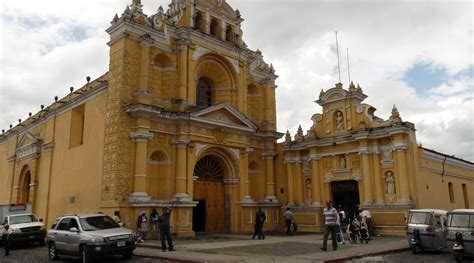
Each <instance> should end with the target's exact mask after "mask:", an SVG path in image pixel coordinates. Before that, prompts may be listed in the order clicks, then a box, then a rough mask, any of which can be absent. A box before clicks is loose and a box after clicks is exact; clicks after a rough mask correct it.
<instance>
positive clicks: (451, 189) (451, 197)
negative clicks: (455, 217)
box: [448, 182, 454, 203]
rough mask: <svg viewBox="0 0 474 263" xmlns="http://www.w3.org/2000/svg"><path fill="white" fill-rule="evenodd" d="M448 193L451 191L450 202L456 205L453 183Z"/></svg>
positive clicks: (449, 184) (449, 186) (449, 185)
mask: <svg viewBox="0 0 474 263" xmlns="http://www.w3.org/2000/svg"><path fill="white" fill-rule="evenodd" d="M448 191H449V201H450V202H451V203H454V190H453V183H451V182H449V183H448Z"/></svg>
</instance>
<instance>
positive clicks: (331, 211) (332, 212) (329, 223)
mask: <svg viewBox="0 0 474 263" xmlns="http://www.w3.org/2000/svg"><path fill="white" fill-rule="evenodd" d="M323 212H324V240H323V246H322V247H321V250H324V251H327V244H328V236H329V232H331V238H332V250H337V240H336V221H337V210H336V208H334V207H332V202H331V201H327V202H326V208H324V210H323Z"/></svg>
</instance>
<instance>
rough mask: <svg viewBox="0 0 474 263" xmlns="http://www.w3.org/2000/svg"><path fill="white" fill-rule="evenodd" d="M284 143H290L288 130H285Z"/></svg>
mask: <svg viewBox="0 0 474 263" xmlns="http://www.w3.org/2000/svg"><path fill="white" fill-rule="evenodd" d="M285 144H286V145H290V144H291V135H290V131H289V130H286V134H285Z"/></svg>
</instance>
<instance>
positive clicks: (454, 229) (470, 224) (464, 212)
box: [446, 209, 474, 262]
mask: <svg viewBox="0 0 474 263" xmlns="http://www.w3.org/2000/svg"><path fill="white" fill-rule="evenodd" d="M446 241H447V245H448V250H449V251H450V252H451V253H453V254H454V257H455V259H456V261H459V262H461V261H462V260H463V257H464V256H465V255H469V256H474V209H456V210H453V211H451V212H449V213H448V227H447V236H446Z"/></svg>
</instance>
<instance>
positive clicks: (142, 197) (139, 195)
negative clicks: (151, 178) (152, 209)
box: [129, 192, 151, 203]
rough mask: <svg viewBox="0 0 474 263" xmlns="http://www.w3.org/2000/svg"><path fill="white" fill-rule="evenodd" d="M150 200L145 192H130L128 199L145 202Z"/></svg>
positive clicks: (134, 201) (131, 201)
mask: <svg viewBox="0 0 474 263" xmlns="http://www.w3.org/2000/svg"><path fill="white" fill-rule="evenodd" d="M150 200H151V196H149V195H148V194H147V193H146V192H133V193H131V194H130V197H129V201H130V203H146V202H149V201H150Z"/></svg>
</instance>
